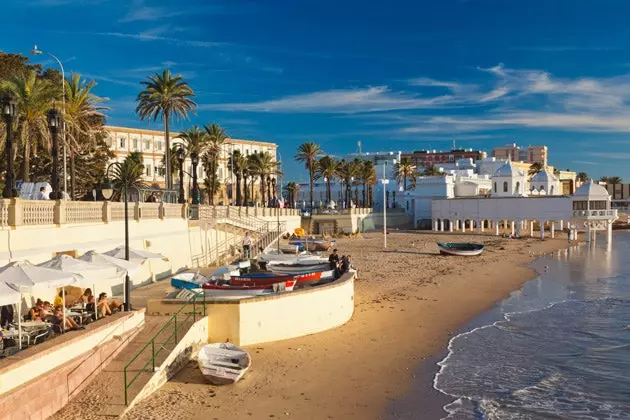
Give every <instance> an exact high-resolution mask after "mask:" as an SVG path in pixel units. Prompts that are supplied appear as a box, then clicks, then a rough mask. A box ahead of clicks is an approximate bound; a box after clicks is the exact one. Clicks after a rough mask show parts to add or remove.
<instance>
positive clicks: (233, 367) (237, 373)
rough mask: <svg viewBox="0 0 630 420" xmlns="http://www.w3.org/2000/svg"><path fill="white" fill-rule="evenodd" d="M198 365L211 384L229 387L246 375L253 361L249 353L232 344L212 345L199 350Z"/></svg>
mask: <svg viewBox="0 0 630 420" xmlns="http://www.w3.org/2000/svg"><path fill="white" fill-rule="evenodd" d="M197 364H198V366H199V370H200V371H201V373H202V374H203V376H205V378H206V379H207V380H208V381H209V382H210V383H211V384H213V385H229V384H233V383H235V382H237V381H238V380H239V379H241V378H242V377H243V376H244V375H245V373H246V372H247V371H248V370H249V367H250V366H251V364H252V359H251V357H250V355H249V353H247V352H246V351H245V350H243V349H242V348H240V347H237V346H235V345H234V344H232V343H211V344H206V345H205V346H203V347H202V348H201V350H199V354H198V355H197Z"/></svg>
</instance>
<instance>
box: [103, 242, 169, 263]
mask: <svg viewBox="0 0 630 420" xmlns="http://www.w3.org/2000/svg"><path fill="white" fill-rule="evenodd" d="M103 254H104V255H109V256H110V257H114V258H118V259H121V260H124V259H125V247H124V246H122V245H121V246H119V247H117V248H114V249H112V250H110V251H107V252H104V253H103ZM151 259H160V260H164V261H168V258H166V257H165V256H164V255H162V254H158V253H156V252H149V251H140V250H137V249H132V248H129V260H130V261H142V262H144V261H146V260H151Z"/></svg>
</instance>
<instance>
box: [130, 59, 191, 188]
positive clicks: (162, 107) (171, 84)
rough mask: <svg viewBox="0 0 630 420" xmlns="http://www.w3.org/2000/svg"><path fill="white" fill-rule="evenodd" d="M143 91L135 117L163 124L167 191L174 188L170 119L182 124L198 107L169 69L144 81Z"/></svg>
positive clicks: (189, 93) (188, 87) (178, 76)
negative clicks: (171, 165) (189, 113)
mask: <svg viewBox="0 0 630 420" xmlns="http://www.w3.org/2000/svg"><path fill="white" fill-rule="evenodd" d="M140 84H141V85H144V86H145V88H144V90H143V91H142V92H140V93H139V94H138V97H137V98H136V101H137V102H138V105H137V106H136V114H138V117H140V119H141V120H145V119H148V120H151V119H153V121H156V120H157V119H158V118H159V119H161V120H162V121H163V122H164V138H165V139H166V159H165V163H166V165H167V166H166V188H167V189H169V190H170V189H172V188H173V178H172V176H171V169H170V162H171V160H170V159H169V154H170V153H171V137H170V136H171V133H170V123H171V118H174V119H175V120H182V119H187V118H188V112H192V113H194V108H195V107H196V106H197V104H196V103H195V101H193V100H192V99H191V98H193V97H194V96H195V93H194V92H193V90H192V89H191V88H190V86H189V85H188V83H186V82H185V81H184V79H183V78H182V76H180V75H177V76H173V75H172V74H171V71H170V70H168V69H164V70H162V74H160V73H155V74H154V75H153V76H149V77H148V78H147V80H145V81H142V82H140Z"/></svg>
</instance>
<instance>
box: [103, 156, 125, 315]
mask: <svg viewBox="0 0 630 420" xmlns="http://www.w3.org/2000/svg"><path fill="white" fill-rule="evenodd" d="M114 165H119V166H120V162H112V163H110V164H109V166H108V167H107V171H105V179H104V180H103V182H102V183H101V185H100V189H101V194H102V195H103V199H104V200H105V201H109V200H111V198H112V197H113V195H114V185H113V184H112V182H111V181H110V180H109V170H110V169H111V167H112V166H114ZM122 193H123V201H124V202H125V261H129V211H128V210H129V200H128V198H127V181H126V180H124V179H122ZM130 285H131V282H130V281H129V272H127V271H126V272H125V284H124V290H125V292H124V295H125V297H124V302H123V308H124V310H125V311H126V312H127V311H130V310H131V302H130V299H129V297H130V293H131V291H130Z"/></svg>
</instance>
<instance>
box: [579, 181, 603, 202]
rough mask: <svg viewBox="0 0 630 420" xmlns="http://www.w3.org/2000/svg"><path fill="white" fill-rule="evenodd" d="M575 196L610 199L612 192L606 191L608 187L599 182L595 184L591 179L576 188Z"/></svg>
mask: <svg viewBox="0 0 630 420" xmlns="http://www.w3.org/2000/svg"><path fill="white" fill-rule="evenodd" d="M573 196H574V197H584V198H587V199H588V200H609V199H610V194H608V191H606V188H604V187H602V186H601V185H599V184H595V183H594V182H593V180H590V181H589V182H588V183H587V184H584V185H582V186H581V187H580V188H578V189H577V190H575V193H574V194H573Z"/></svg>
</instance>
